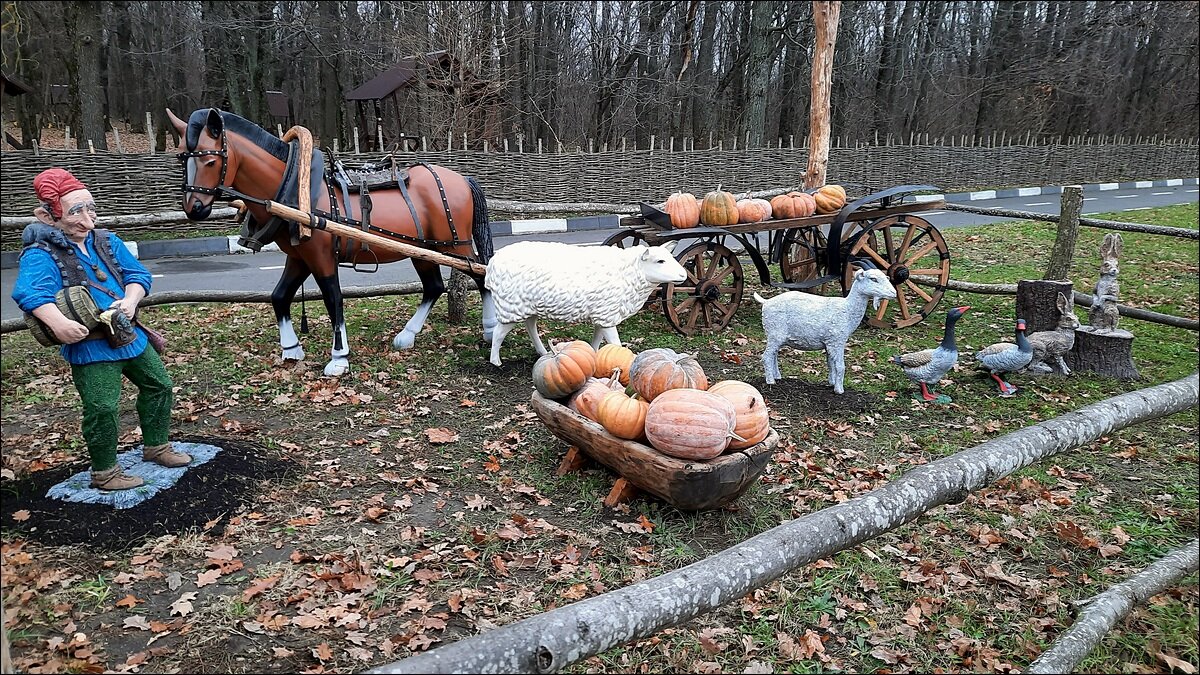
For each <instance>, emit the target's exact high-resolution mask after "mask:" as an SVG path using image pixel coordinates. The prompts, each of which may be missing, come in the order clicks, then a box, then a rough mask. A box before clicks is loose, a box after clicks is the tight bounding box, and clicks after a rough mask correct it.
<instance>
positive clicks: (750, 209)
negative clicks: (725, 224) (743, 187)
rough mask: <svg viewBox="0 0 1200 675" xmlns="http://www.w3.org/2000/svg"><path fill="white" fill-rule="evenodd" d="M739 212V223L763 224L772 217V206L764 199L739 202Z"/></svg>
mask: <svg viewBox="0 0 1200 675" xmlns="http://www.w3.org/2000/svg"><path fill="white" fill-rule="evenodd" d="M737 210H738V222H739V223H761V222H762V221H764V220H766V219H767V218H770V217H771V205H770V203H768V202H766V201H764V200H762V199H742V200H739V201H738V203H737Z"/></svg>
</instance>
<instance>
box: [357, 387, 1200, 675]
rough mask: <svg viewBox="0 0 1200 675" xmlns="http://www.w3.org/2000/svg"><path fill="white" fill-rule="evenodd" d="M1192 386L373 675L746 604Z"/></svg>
mask: <svg viewBox="0 0 1200 675" xmlns="http://www.w3.org/2000/svg"><path fill="white" fill-rule="evenodd" d="M1198 384H1200V382H1198V378H1197V375H1196V374H1192V375H1190V376H1188V377H1185V378H1183V379H1180V380H1176V381H1174V382H1169V383H1167V384H1162V385H1159V386H1156V387H1150V388H1147V389H1141V390H1138V391H1133V392H1130V393H1127V394H1122V395H1120V396H1116V397H1113V398H1110V399H1106V400H1104V401H1100V402H1098V403H1094V404H1092V405H1089V406H1086V407H1084V408H1080V409H1079V410H1076V411H1075V412H1071V413H1067V414H1066V415H1063V416H1061V417H1056V418H1054V419H1052V420H1047V421H1045V422H1042V423H1040V424H1037V425H1035V426H1031V427H1026V428H1024V429H1021V430H1018V431H1015V432H1013V433H1010V434H1006V435H1004V436H1001V437H999V438H996V439H993V440H990V441H988V442H986V443H983V444H981V445H977V446H975V447H973V448H970V449H968V450H963V451H961V452H958V453H955V454H953V455H951V456H949V457H945V458H943V459H940V460H937V461H934V462H930V463H929V464H925V465H923V466H919V467H916V468H914V469H912V470H910V471H909V472H908V473H906V474H904V475H903V476H901V477H900V478H898V479H896V480H894V481H892V482H890V483H888V484H887V485H885V486H883V487H881V488H878V489H876V490H873V491H871V492H869V493H867V494H865V495H862V496H861V497H856V498H854V499H851V500H849V501H846V502H843V503H841V504H837V505H835V506H831V507H829V508H825V509H822V510H820V511H818V512H816V513H812V514H809V515H807V516H803V517H801V518H798V519H796V520H793V521H790V522H788V523H784V524H783V525H780V526H778V527H775V528H773V529H771V530H768V531H766V532H764V533H762V534H759V535H757V536H754V537H751V538H750V539H748V540H746V541H744V542H742V543H740V544H736V545H734V546H731V547H729V548H728V549H725V550H724V551H722V552H720V553H718V554H716V555H714V556H712V557H709V558H706V559H704V560H701V561H699V562H696V563H693V564H691V565H688V566H687V567H684V568H683V569H679V570H676V571H674V572H670V573H668V574H664V575H662V576H660V577H656V578H654V579H649V580H646V581H642V582H639V583H636V584H634V585H632V586H627V587H625V588H622V589H619V590H616V591H611V592H609V593H605V594H603V595H599V596H596V597H592V598H588V599H586V600H582V601H580V602H577V603H574V604H571V605H567V606H565V607H561V608H559V609H555V610H552V611H550V612H546V613H543V614H539V615H537V616H534V617H531V618H528V619H524V620H522V621H518V622H516V623H513V624H510V625H507V626H504V627H501V628H497V629H494V630H491V631H488V632H486V633H483V634H482V635H478V636H475V637H471V638H467V639H463V640H460V641H458V642H455V643H453V644H449V645H446V646H443V647H439V648H437V649H434V650H432V651H429V652H425V653H423V654H418V655H416V656H412V657H409V658H407V659H405V660H403V661H398V662H395V663H391V664H387V665H384V666H381V667H378V668H375V669H372V670H370V671H368V672H372V673H444V672H472V673H482V672H537V673H545V672H552V671H556V670H560V669H562V668H565V667H567V666H569V665H571V664H572V663H577V662H579V661H582V660H583V659H586V658H588V657H589V656H592V655H594V654H599V653H601V652H604V651H606V650H608V649H611V648H613V647H617V646H619V645H622V644H624V643H626V642H629V641H631V640H637V639H640V638H643V637H646V636H649V635H653V634H654V633H656V632H658V631H659V630H661V629H662V628H665V627H667V626H674V625H678V624H681V623H684V622H686V621H689V620H691V619H693V618H695V617H697V616H700V615H702V614H705V613H707V612H709V611H712V610H713V609H716V608H717V607H720V606H721V605H723V604H725V603H727V602H730V601H733V600H736V599H738V598H741V597H744V596H745V595H746V594H747V593H749V592H750V591H752V590H754V589H756V588H760V587H762V586H765V585H766V584H769V583H771V582H772V581H774V580H775V579H778V578H779V577H781V576H783V575H784V574H786V573H788V572H790V571H791V570H793V569H796V568H798V567H800V566H802V565H806V564H808V563H811V562H814V561H816V560H820V559H822V558H827V557H829V556H831V555H833V554H834V553H837V552H838V551H843V550H846V549H847V548H850V547H851V546H855V545H857V544H860V543H862V542H864V541H867V540H869V539H872V538H874V537H876V536H879V535H880V534H883V533H884V532H888V531H890V530H893V529H895V528H897V527H900V526H901V525H903V524H905V523H909V522H912V521H913V520H916V519H917V518H919V517H920V516H921V515H923V514H925V513H926V512H928V511H930V510H931V509H933V508H935V507H937V506H941V505H943V504H952V503H958V502H961V501H963V500H964V499H965V498H966V496H967V494H968V493H970V492H972V491H974V490H978V489H980V488H982V487H984V486H987V485H990V484H992V483H994V482H995V481H996V480H998V479H999V478H1002V477H1004V476H1007V475H1009V474H1011V473H1013V472H1014V471H1017V470H1018V469H1021V468H1024V467H1026V466H1029V465H1031V464H1033V463H1035V462H1037V461H1039V460H1042V459H1046V458H1048V457H1052V456H1054V455H1056V454H1058V453H1060V452H1064V451H1066V450H1070V449H1072V448H1077V447H1079V446H1081V445H1084V444H1086V443H1090V442H1092V441H1094V440H1096V439H1098V438H1100V437H1101V436H1106V435H1108V434H1111V433H1113V432H1114V431H1116V430H1118V429H1122V428H1124V427H1126V426H1129V425H1131V424H1137V423H1139V422H1145V421H1147V420H1152V419H1158V418H1160V417H1165V416H1166V415H1170V414H1173V413H1176V412H1181V411H1184V410H1190V409H1192V408H1194V407H1195V405H1196V402H1197V394H1198Z"/></svg>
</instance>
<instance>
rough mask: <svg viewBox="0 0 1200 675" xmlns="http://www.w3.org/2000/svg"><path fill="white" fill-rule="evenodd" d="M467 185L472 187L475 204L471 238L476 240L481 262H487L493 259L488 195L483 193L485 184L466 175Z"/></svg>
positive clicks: (476, 250)
mask: <svg viewBox="0 0 1200 675" xmlns="http://www.w3.org/2000/svg"><path fill="white" fill-rule="evenodd" d="M466 179H467V185H468V186H470V188H471V201H472V202H473V203H474V205H475V209H474V211H473V212H472V213H471V239H472V241H474V242H475V252H476V253H477V254H478V255H479V262H481V263H483V264H485V265H486V264H487V262H488V261H489V260H491V259H492V253H494V252H495V251H494V249H493V248H492V224H491V222H490V221H489V220H488V211H487V197H485V196H484V194H483V186H481V185H480V184H479V182H478V181H476V180H475V179H474V178H473V177H471V176H466Z"/></svg>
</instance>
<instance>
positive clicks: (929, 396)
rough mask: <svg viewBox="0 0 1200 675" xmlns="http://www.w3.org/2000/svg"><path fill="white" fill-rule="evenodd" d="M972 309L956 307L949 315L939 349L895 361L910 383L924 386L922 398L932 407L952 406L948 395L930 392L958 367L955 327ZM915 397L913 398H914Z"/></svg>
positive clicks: (896, 358) (903, 356)
mask: <svg viewBox="0 0 1200 675" xmlns="http://www.w3.org/2000/svg"><path fill="white" fill-rule="evenodd" d="M969 309H971V307H970V306H963V307H955V308H954V309H951V310H950V311H949V312H946V332H945V334H943V335H942V342H941V344H939V345H938V346H937V349H922V350H921V351H919V352H909V353H908V354H899V355H896V356H893V357H892V363H895V364H897V365H899V366H900V367H901V368H903V369H904V374H905V375H907V376H908V379H910V380H912V381H913V382H916V383H917V384H918V385H920V386H921V398H922V399H924V400H925V401H926V402H930V403H950V401H951V399H950V397H949V396H947V395H945V394H936V393H934V392H931V391H930V390H929V389H930V387H932V386H934V385H936V384H937V383H938V382H940V381H941V380H942V377H944V376H945V375H946V373H948V372H950V369H951V368H953V367H954V364H956V363H958V345H957V344H956V343H955V342H954V324H956V323H958V320H959V319H960V318H962V315H963V314H966V313H967V311H968V310H969ZM915 397H916V395H915V394H914V398H915Z"/></svg>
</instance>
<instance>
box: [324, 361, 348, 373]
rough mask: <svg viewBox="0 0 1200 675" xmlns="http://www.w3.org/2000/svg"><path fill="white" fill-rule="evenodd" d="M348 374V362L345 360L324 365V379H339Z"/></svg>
mask: <svg viewBox="0 0 1200 675" xmlns="http://www.w3.org/2000/svg"><path fill="white" fill-rule="evenodd" d="M348 372H350V362H349V361H347V360H346V359H334V360H332V361H330V362H329V363H326V364H325V377H341V376H342V375H345V374H346V373H348Z"/></svg>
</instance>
